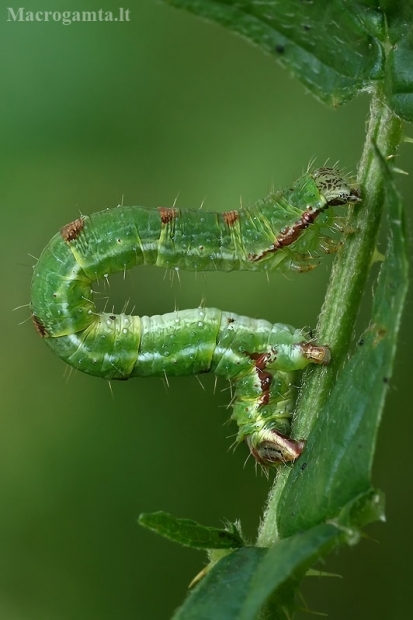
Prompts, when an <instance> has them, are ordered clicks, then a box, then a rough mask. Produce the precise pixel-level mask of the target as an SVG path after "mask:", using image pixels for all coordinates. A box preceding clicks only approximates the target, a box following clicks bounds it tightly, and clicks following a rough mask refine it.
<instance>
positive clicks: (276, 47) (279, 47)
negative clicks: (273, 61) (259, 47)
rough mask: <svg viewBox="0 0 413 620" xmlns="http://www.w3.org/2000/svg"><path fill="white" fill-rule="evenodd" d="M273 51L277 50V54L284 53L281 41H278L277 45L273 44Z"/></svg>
mask: <svg viewBox="0 0 413 620" xmlns="http://www.w3.org/2000/svg"><path fill="white" fill-rule="evenodd" d="M275 51H276V52H277V54H284V52H285V47H284V45H282V44H281V43H278V45H276V46H275Z"/></svg>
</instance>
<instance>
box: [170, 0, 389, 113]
mask: <svg viewBox="0 0 413 620" xmlns="http://www.w3.org/2000/svg"><path fill="white" fill-rule="evenodd" d="M164 1H165V2H166V3H167V4H172V5H173V6H175V7H178V8H182V9H186V10H187V11H191V12H192V13H195V14H197V15H199V16H202V17H205V18H207V19H210V20H212V21H215V22H218V23H220V24H222V25H223V26H226V27H227V28H230V29H231V30H234V31H235V32H237V33H238V34H240V35H242V36H243V37H245V38H247V39H248V40H249V41H251V42H252V43H254V44H256V45H258V46H259V47H260V48H261V49H262V50H264V51H265V52H267V53H269V54H271V55H273V56H274V57H276V58H277V60H278V61H279V62H280V63H281V64H283V65H285V66H286V67H288V68H289V69H290V70H291V71H292V72H293V73H294V74H295V75H296V76H297V77H298V78H299V79H300V80H301V81H302V82H303V83H304V84H305V86H306V87H307V88H308V89H309V90H310V91H311V92H313V93H314V94H315V95H316V96H317V97H318V98H319V99H321V100H322V101H324V102H325V103H328V104H330V105H338V104H341V103H344V102H345V101H348V100H350V99H351V98H352V97H354V95H355V94H357V93H358V92H359V91H360V89H363V88H365V86H366V84H367V82H368V80H369V79H377V78H378V77H379V76H381V75H382V71H383V63H384V57H383V50H382V48H381V46H380V45H379V44H378V41H377V40H376V39H375V38H374V37H373V36H372V35H371V34H370V33H369V32H368V31H367V29H366V28H365V25H364V23H363V20H362V19H360V14H359V13H360V11H357V12H356V11H353V10H352V9H353V7H354V3H352V2H344V1H343V0H330V1H329V2H312V3H309V2H300V1H299V0H283V1H281V2H274V1H271V0H269V1H267V2H254V0H164ZM368 10H369V13H371V12H372V11H373V10H372V9H368ZM361 12H363V13H364V12H365V9H364V8H362V11H361ZM377 19H378V20H379V21H380V19H381V15H378V17H377Z"/></svg>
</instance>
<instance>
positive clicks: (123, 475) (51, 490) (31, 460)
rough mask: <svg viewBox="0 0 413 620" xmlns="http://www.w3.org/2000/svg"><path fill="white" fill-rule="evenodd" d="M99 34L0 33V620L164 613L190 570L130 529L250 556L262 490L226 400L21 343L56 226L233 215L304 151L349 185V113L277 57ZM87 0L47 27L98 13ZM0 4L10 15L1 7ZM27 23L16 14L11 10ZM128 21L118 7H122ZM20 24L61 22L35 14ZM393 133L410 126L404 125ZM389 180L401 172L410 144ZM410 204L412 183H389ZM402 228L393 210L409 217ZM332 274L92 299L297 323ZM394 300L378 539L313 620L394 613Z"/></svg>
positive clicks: (28, 340)
mask: <svg viewBox="0 0 413 620" xmlns="http://www.w3.org/2000/svg"><path fill="white" fill-rule="evenodd" d="M135 4H136V5H137V6H133V7H131V21H130V22H128V23H126V22H123V23H121V22H118V23H79V24H72V25H70V26H63V25H62V24H61V23H54V22H52V23H19V22H7V11H6V5H4V6H3V7H2V10H1V20H0V45H1V57H0V63H1V65H0V69H1V72H0V75H1V93H2V96H1V98H0V111H1V114H0V119H1V120H0V131H1V144H2V150H1V155H0V157H1V179H2V180H1V186H0V189H1V228H0V235H1V245H0V252H1V263H0V264H1V283H2V289H3V293H2V295H1V300H0V303H1V316H2V342H3V355H2V357H1V365H2V367H1V375H0V381H1V432H0V462H1V466H0V493H1V495H0V497H1V503H0V618H1V619H3V618H4V619H5V620H72V619H73V618H76V619H77V620H95V619H96V620H114V619H119V618H122V620H132V619H134V620H136V619H139V620H145V619H150V620H151V619H153V618H168V617H169V616H170V615H171V613H172V611H173V610H174V608H176V606H177V605H178V604H179V603H180V602H181V601H182V600H183V598H184V596H185V594H186V591H187V585H188V583H189V582H190V581H191V579H192V578H193V577H194V575H196V574H197V573H198V572H199V571H200V570H201V569H202V567H203V565H204V561H205V557H204V556H203V555H202V554H201V553H199V552H196V551H193V550H189V549H183V548H180V547H179V546H175V545H173V544H172V543H169V542H168V541H165V540H162V539H161V538H158V537H156V536H154V535H153V534H151V533H150V532H148V531H145V530H143V529H142V528H139V527H138V526H137V525H136V518H137V516H138V515H139V513H140V512H143V511H145V512H148V511H155V510H160V509H163V510H166V511H169V512H172V513H174V514H175V515H177V516H185V517H190V518H193V519H197V520H200V521H202V522H204V523H206V524H210V525H215V526H219V525H220V524H221V523H222V519H223V518H227V519H230V520H235V519H237V518H240V519H241V521H242V524H243V526H244V530H245V533H246V534H247V535H248V536H250V537H251V539H253V537H254V535H255V532H256V528H257V525H258V523H259V519H260V515H261V513H262V508H263V505H264V501H265V498H266V495H267V492H268V490H269V488H270V484H271V483H270V482H269V481H267V480H266V479H265V478H264V477H263V476H262V475H260V474H258V475H256V473H255V471H254V466H253V464H252V463H251V461H249V462H248V463H247V464H246V466H245V467H244V462H245V459H246V457H247V450H246V448H245V447H244V446H240V447H239V448H238V450H237V451H236V452H235V454H232V453H231V452H229V451H228V449H229V446H230V445H231V442H232V440H231V439H230V438H228V437H229V436H232V435H233V433H234V432H235V430H236V429H235V427H234V426H228V425H226V424H225V422H226V421H227V419H228V417H229V411H227V410H226V408H225V407H226V405H227V403H228V401H229V393H228V391H221V390H223V389H224V388H225V387H226V386H225V385H224V384H223V383H219V384H218V388H219V389H218V390H217V391H216V392H215V393H214V389H213V387H214V379H213V377H208V376H207V377H205V376H204V377H203V378H202V382H203V384H204V387H205V391H203V390H202V388H201V387H200V385H199V383H198V381H197V380H196V379H195V378H193V377H189V378H177V379H175V380H173V379H171V380H170V387H169V388H168V389H167V388H165V387H164V386H163V384H162V382H161V381H160V380H159V379H148V380H138V379H137V380H135V381H130V382H127V383H119V384H114V385H113V396H112V395H111V393H110V391H109V388H108V385H107V384H106V383H105V382H104V381H101V380H99V379H94V378H92V377H88V376H83V375H81V374H80V373H73V374H72V375H71V376H69V375H68V372H67V369H66V367H65V365H64V364H63V363H62V362H60V361H59V360H58V359H57V358H55V357H53V355H52V354H51V353H50V351H49V350H48V349H47V347H46V346H45V345H44V344H43V343H42V342H41V340H40V339H39V337H38V336H37V335H36V333H35V331H34V329H33V327H32V325H31V322H30V320H27V319H28V318H29V309H28V307H23V308H21V309H19V310H17V311H16V312H12V310H13V308H15V307H16V306H20V305H23V304H27V302H28V301H29V296H30V279H31V273H32V265H33V263H34V258H33V257H36V256H39V253H40V252H41V250H42V248H43V247H44V246H45V245H46V243H47V242H48V240H49V239H50V238H51V236H52V235H53V234H54V233H55V232H56V231H57V230H58V229H59V227H60V226H62V225H63V224H65V223H67V222H68V221H71V220H73V219H74V218H76V217H77V216H78V214H79V212H81V213H86V214H87V213H92V212H93V211H96V210H100V209H103V208H106V207H112V206H115V205H117V204H119V203H120V202H121V200H122V196H124V203H125V204H142V205H147V206H153V207H157V206H159V205H163V206H170V205H171V204H172V203H173V201H174V200H175V198H176V197H177V196H178V203H177V204H178V206H181V207H193V208H197V207H198V206H199V205H200V203H201V202H202V201H203V200H205V208H207V209H216V210H227V209H232V208H236V207H237V205H238V204H239V200H240V196H241V197H242V200H243V202H244V203H248V202H250V201H255V200H256V199H257V198H258V197H261V196H264V195H265V194H266V193H267V191H268V189H269V188H270V187H271V186H272V184H273V183H274V184H275V185H276V186H277V187H278V186H280V187H282V186H283V185H286V184H288V183H290V182H291V181H292V180H294V179H295V178H296V177H297V176H299V175H300V174H301V172H302V171H303V170H304V169H305V168H306V166H307V164H308V162H309V160H310V159H311V158H312V157H314V156H316V157H317V163H318V164H323V163H324V162H325V160H327V159H329V161H330V162H332V163H334V162H336V161H337V160H339V161H340V164H341V165H342V166H343V167H345V168H346V169H347V170H353V171H354V170H355V168H356V165H357V161H358V158H359V156H360V152H361V148H362V144H363V139H364V131H365V121H366V117H367V111H368V97H367V96H364V97H360V98H359V99H357V100H356V101H353V102H352V103H351V104H350V105H347V106H346V107H344V108H341V109H338V110H329V109H326V108H325V107H324V106H322V105H321V104H319V103H318V102H317V101H315V100H314V99H313V97H312V96H310V95H308V94H306V93H305V92H304V90H303V88H302V87H301V85H300V84H299V83H297V82H296V81H294V80H293V79H291V78H290V77H289V76H288V74H287V73H286V72H285V71H284V70H282V69H281V68H280V67H279V66H277V65H276V64H275V62H274V61H273V60H272V59H271V58H268V57H266V56H264V55H263V54H262V53H261V52H260V51H259V50H258V49H255V48H254V47H252V46H250V45H249V44H247V43H246V42H245V41H243V40H241V39H240V38H237V37H236V36H234V35H231V34H229V33H226V32H225V31H224V30H223V29H222V28H220V27H217V26H214V25H211V24H208V23H205V22H202V21H199V20H198V19H196V18H195V17H193V16H190V15H187V14H185V13H180V12H177V11H175V10H173V9H171V8H169V7H167V6H164V5H162V4H159V3H157V2H156V1H155V0H140V2H139V3H135ZM118 6H119V5H118V4H117V3H115V2H113V1H109V0H106V2H105V3H104V5H101V4H100V3H99V2H96V1H95V0H89V1H88V3H87V6H86V5H85V6H80V3H79V2H77V3H76V2H73V1H71V0H67V1H66V2H65V6H64V10H82V9H87V10H98V9H99V8H103V9H105V10H109V9H112V10H116V11H117V9H118ZM14 8H15V9H16V8H17V7H14ZM26 8H27V7H26ZM125 8H128V7H125ZM35 9H37V10H63V9H62V7H60V3H56V2H51V1H50V0H43V1H42V3H41V5H38V6H37V5H36V7H35ZM408 132H409V128H408ZM399 165H400V167H403V168H404V169H406V170H408V171H410V172H412V169H413V149H412V147H411V146H406V147H403V149H402V150H401V157H400V160H399ZM400 187H401V189H402V191H403V193H404V195H405V197H406V201H407V202H408V203H409V202H411V195H412V193H413V184H412V181H411V180H410V179H409V178H400ZM408 211H410V213H411V208H410V204H408ZM329 265H330V261H329V259H328V258H327V259H326V260H325V261H323V263H322V265H321V266H320V267H319V268H318V269H317V270H316V271H315V272H313V273H311V274H310V275H308V276H301V277H300V276H294V275H291V276H288V277H285V276H283V275H274V276H272V277H271V280H270V282H269V283H268V282H267V280H266V276H265V274H245V273H244V274H240V273H234V274H220V273H216V274H208V275H206V276H205V277H203V276H198V277H197V278H196V277H195V276H194V274H185V273H182V274H181V281H180V282H178V281H177V280H175V281H173V282H171V281H170V280H169V278H168V277H166V278H165V274H164V273H163V272H162V271H161V270H156V269H152V268H145V269H137V270H135V271H134V272H133V273H130V274H128V276H127V279H126V283H124V282H122V281H121V280H119V279H118V280H117V279H116V278H115V279H114V281H113V283H111V287H110V289H109V290H108V291H107V293H108V294H109V296H110V300H111V301H112V300H113V304H114V305H115V309H116V310H117V311H120V310H121V308H122V306H123V302H124V301H125V299H130V306H133V305H136V312H137V313H139V314H154V313H162V312H167V311H171V310H173V309H174V308H175V307H178V308H191V307H196V306H197V305H198V304H199V302H200V301H201V299H204V300H205V303H206V305H207V306H216V307H220V308H222V309H224V310H232V311H235V312H237V313H239V314H246V315H249V316H258V317H261V318H265V319H268V320H270V321H273V322H279V321H283V322H288V323H292V324H294V325H296V326H303V325H309V326H315V324H316V320H317V315H318V312H319V308H320V306H321V303H322V299H323V294H324V291H325V286H326V282H327V278H328V273H329ZM411 316H412V295H410V299H409V301H408V304H407V310H406V313H405V317H404V325H403V329H402V333H401V339H400V348H399V353H398V357H397V360H396V365H395V376H394V378H393V380H392V382H391V386H390V391H389V395H388V400H387V406H386V411H385V416H384V421H383V425H382V428H381V432H380V436H379V442H378V451H377V458H376V464H375V472H374V483H375V484H376V485H377V486H378V487H379V488H382V489H384V490H385V492H386V496H387V504H388V505H387V519H388V522H387V524H386V525H383V524H374V525H372V526H370V527H369V528H368V529H367V534H368V536H367V537H366V539H365V540H363V541H362V543H361V544H360V545H358V546H357V547H355V548H345V549H342V550H340V552H339V553H337V554H336V555H335V556H334V557H331V558H329V560H328V562H327V563H326V564H325V565H323V566H321V568H322V569H324V570H327V571H331V572H334V573H339V574H340V575H342V577H343V579H328V580H327V579H318V578H311V579H308V580H307V581H306V583H305V586H304V590H303V591H304V597H305V601H306V603H307V604H308V606H309V607H310V608H311V609H314V610H317V611H323V612H326V613H328V614H329V617H330V618H334V619H337V620H344V619H347V618H349V617H352V618H353V619H354V620H357V619H359V618H375V619H377V620H384V619H389V620H390V619H393V618H397V617H403V616H404V615H406V613H407V614H408V613H409V611H410V609H411V592H410V590H411V588H410V581H411V578H412V570H411V560H410V555H411V549H412V539H413V535H412V531H413V530H412V527H411V523H412V521H413V501H412V499H411V491H410V489H411V487H410V485H411V481H410V475H411V464H410V463H411V457H410V446H411V437H412V431H413V420H412V415H411V414H412V405H411V394H410V389H409V388H408V385H409V382H410V381H411V378H410V369H411V361H410V359H411V351H412V349H413V329H412V325H411Z"/></svg>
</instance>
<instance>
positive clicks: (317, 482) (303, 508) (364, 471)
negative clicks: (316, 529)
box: [277, 163, 408, 536]
mask: <svg viewBox="0 0 413 620" xmlns="http://www.w3.org/2000/svg"><path fill="white" fill-rule="evenodd" d="M383 175H384V176H385V178H386V180H385V191H386V206H387V209H388V219H389V228H390V238H389V243H388V248H387V253H386V259H385V261H384V263H383V265H382V268H381V271H380V275H379V279H378V284H377V289H376V294H375V297H374V303H373V312H372V320H371V325H370V327H369V329H368V330H367V331H366V332H365V334H364V335H363V337H362V338H361V339H360V340H359V344H358V346H357V350H356V352H355V353H354V354H353V356H352V357H351V359H349V361H348V362H347V364H346V365H345V367H344V368H343V370H342V371H341V372H340V374H339V376H338V378H337V382H336V384H335V386H334V388H333V390H332V393H331V395H330V397H329V399H328V402H327V403H326V405H325V407H324V409H323V411H322V412H321V413H320V416H319V418H318V420H317V422H316V424H315V426H314V429H313V431H312V432H311V433H310V436H309V438H308V442H307V445H306V449H305V451H304V453H303V454H302V456H301V459H300V460H301V461H302V462H301V466H299V467H298V466H297V467H295V468H294V469H293V471H292V472H291V476H290V479H289V484H288V485H287V486H286V487H285V489H284V491H283V493H282V496H281V498H280V502H279V504H278V510H277V514H278V519H277V521H278V526H279V533H280V536H289V535H291V534H292V533H293V532H295V531H297V530H301V529H306V528H308V527H311V526H313V525H314V524H315V523H319V522H320V521H324V520H326V519H331V518H334V517H335V516H336V515H337V514H338V513H339V511H340V510H342V509H343V506H345V505H346V504H348V502H350V501H354V500H353V498H355V497H356V498H357V496H358V495H360V496H363V494H364V496H365V500H366V501H367V502H370V505H368V504H366V505H363V500H360V503H359V504H358V505H357V504H354V506H353V508H352V510H353V511H354V512H353V520H354V521H356V522H357V523H359V522H362V521H363V520H364V522H365V521H366V520H369V519H370V520H371V518H372V515H373V514H374V502H373V503H371V502H372V498H374V494H375V492H374V491H372V490H371V483H370V476H371V466H372V460H373V454H374V449H375V443H376V435H377V429H378V426H379V422H380V418H381V413H382V409H383V404H384V399H385V395H386V392H387V390H388V384H389V379H390V377H391V374H392V366H393V360H394V355H395V349H396V341H397V334H398V331H399V325H400V319H401V313H402V308H403V303H404V299H405V295H406V291H407V286H408V260H407V254H406V243H405V232H404V225H403V212H402V203H401V200H400V197H399V195H398V193H397V191H396V189H395V186H394V184H393V181H392V179H391V177H390V174H389V172H388V169H387V167H386V165H385V164H384V163H383ZM304 463H305V464H306V466H305V468H303V465H304ZM298 505H299V506H300V510H299V511H297V506H298ZM380 511H381V508H380V506H378V507H377V515H376V518H380V516H381V513H380Z"/></svg>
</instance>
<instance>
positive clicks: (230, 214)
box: [222, 210, 239, 226]
mask: <svg viewBox="0 0 413 620" xmlns="http://www.w3.org/2000/svg"><path fill="white" fill-rule="evenodd" d="M222 215H223V217H224V222H225V224H227V225H228V226H233V225H234V224H235V222H236V221H237V220H239V213H238V211H235V210H233V211H224V213H223V214H222Z"/></svg>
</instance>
